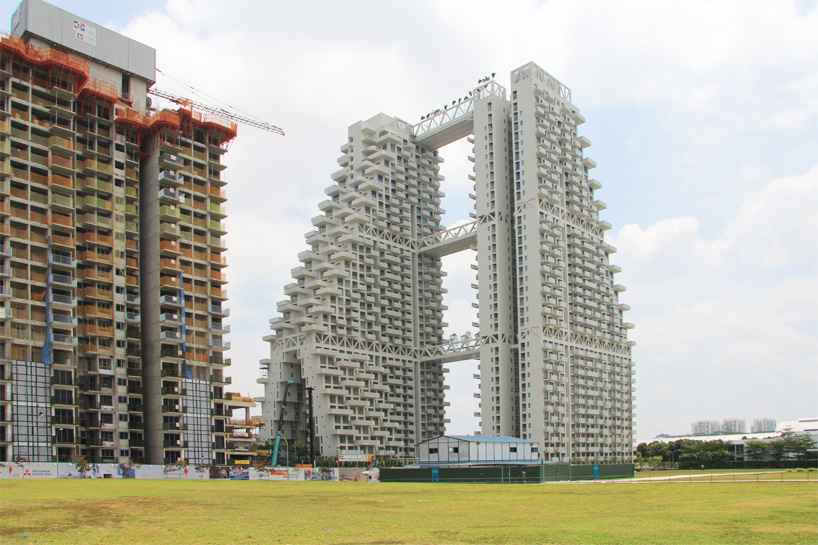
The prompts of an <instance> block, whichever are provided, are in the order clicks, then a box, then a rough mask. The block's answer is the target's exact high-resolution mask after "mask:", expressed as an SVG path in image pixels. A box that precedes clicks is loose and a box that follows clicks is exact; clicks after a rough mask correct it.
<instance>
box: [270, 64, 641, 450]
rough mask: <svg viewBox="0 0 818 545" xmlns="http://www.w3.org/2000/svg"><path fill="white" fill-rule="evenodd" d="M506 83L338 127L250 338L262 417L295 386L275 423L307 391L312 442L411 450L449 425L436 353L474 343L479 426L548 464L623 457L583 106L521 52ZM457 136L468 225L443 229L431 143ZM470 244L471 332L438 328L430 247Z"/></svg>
mask: <svg viewBox="0 0 818 545" xmlns="http://www.w3.org/2000/svg"><path fill="white" fill-rule="evenodd" d="M510 91H511V92H510V96H509V93H508V91H507V90H506V88H504V87H503V86H502V85H500V84H499V83H497V82H496V81H495V80H494V79H492V78H484V79H483V80H481V81H480V83H479V85H478V86H477V87H476V88H474V89H472V90H470V91H467V92H465V93H464V95H463V97H462V98H459V99H456V100H455V101H453V102H452V104H451V105H450V106H448V105H447V106H445V107H444V108H442V109H438V110H435V111H433V112H431V113H430V114H429V115H427V116H423V119H422V120H421V122H420V123H418V124H417V125H411V124H409V123H407V122H405V121H403V120H401V119H399V118H396V117H391V116H388V115H385V114H379V115H376V116H374V117H372V118H371V119H368V120H366V121H360V122H358V123H355V124H354V125H352V126H351V127H350V128H349V135H348V139H347V141H346V142H345V143H344V145H343V146H342V147H341V151H342V153H343V156H342V157H341V158H340V159H339V165H340V167H341V169H340V170H338V171H337V172H335V173H334V174H333V175H332V179H333V182H334V183H333V185H331V186H330V187H328V188H327V189H326V193H327V195H328V199H327V200H325V201H324V202H322V203H321V204H320V205H319V208H320V210H321V211H322V214H321V215H319V216H317V217H315V218H314V219H313V225H314V226H315V228H316V229H315V230H313V231H311V232H309V233H307V235H306V239H307V240H306V241H307V248H306V250H305V251H304V252H302V253H300V254H299V255H298V258H299V260H300V261H301V262H302V265H301V266H299V267H297V268H295V269H293V270H292V275H293V283H292V284H289V285H287V286H286V287H285V289H284V291H285V295H286V296H287V298H286V299H285V300H283V301H281V302H280V303H279V304H278V310H279V312H280V313H281V316H280V317H278V318H274V319H272V320H271V321H270V324H271V329H272V330H273V333H272V334H271V335H269V336H267V337H265V340H267V341H269V342H270V347H271V353H270V358H268V359H265V360H263V361H262V362H261V370H262V377H261V378H260V379H259V382H260V383H263V384H264V386H265V399H266V402H265V403H264V412H265V418H266V419H267V420H268V421H277V420H278V417H279V413H278V410H279V409H278V407H279V406H280V405H281V404H282V402H283V401H284V400H282V395H283V392H284V387H285V384H286V383H287V381H289V380H292V381H294V382H295V386H296V387H295V388H291V389H290V391H289V399H287V400H286V406H287V408H288V413H287V414H286V415H285V423H286V425H285V429H284V435H285V437H287V438H290V439H298V440H301V441H305V440H306V437H307V435H308V427H309V426H308V422H307V411H306V407H305V404H304V401H305V399H306V396H305V388H308V387H310V388H314V390H315V421H314V423H315V427H316V434H317V436H318V441H319V443H320V444H319V447H320V448H319V452H320V453H321V454H323V455H336V454H344V453H350V454H352V453H360V454H375V455H377V454H384V455H387V454H391V455H401V456H413V455H414V451H415V445H416V444H418V443H422V442H424V441H428V440H430V439H432V438H435V437H438V436H440V435H441V434H442V433H443V430H444V427H445V424H446V423H447V420H446V419H445V416H444V410H445V406H446V403H445V401H444V390H445V385H444V383H443V364H444V363H449V362H454V361H458V360H462V359H472V358H475V357H479V360H480V375H479V376H480V380H481V382H480V393H479V394H478V395H479V396H480V398H481V412H480V413H479V416H480V417H481V427H482V433H483V435H486V436H489V435H491V436H498V435H502V436H514V437H521V438H523V439H525V440H529V441H533V442H534V443H535V444H537V445H538V452H539V454H540V456H541V458H542V459H543V460H547V461H568V460H571V459H582V460H600V461H613V460H629V459H630V458H631V453H632V443H633V410H634V406H633V377H632V375H633V364H632V361H631V347H632V345H633V342H631V341H628V340H627V330H628V329H629V328H631V327H633V326H632V324H630V323H628V322H625V321H624V319H623V316H622V313H623V311H625V310H627V309H628V308H629V307H628V306H627V305H625V304H622V303H620V302H619V293H621V292H622V291H624V289H625V288H624V287H623V286H621V285H620V284H617V283H616V282H615V280H614V275H615V273H616V272H618V271H619V268H618V267H617V266H615V265H611V264H610V263H609V257H610V254H612V253H613V252H615V251H616V249H615V248H614V247H613V246H611V245H610V244H607V243H606V242H605V241H604V239H603V235H604V232H605V231H606V230H607V229H610V227H611V225H610V224H608V223H607V222H605V221H600V219H599V211H600V210H603V209H604V208H605V207H606V205H605V203H603V202H602V201H600V200H597V199H596V198H595V191H597V190H599V189H600V187H601V184H600V183H599V182H597V181H596V180H594V179H593V178H591V177H590V175H589V171H590V169H592V168H593V167H594V166H595V162H594V161H593V160H591V159H589V158H587V157H585V156H584V152H583V150H584V148H587V147H588V146H589V145H590V142H589V141H588V140H587V139H586V138H584V137H581V136H579V135H578V133H577V127H578V126H579V125H580V124H582V123H583V122H584V118H583V116H582V115H581V114H580V113H579V111H578V109H577V108H576V106H574V105H573V103H572V102H571V92H570V90H569V89H568V88H567V87H566V86H565V85H563V84H561V83H560V82H558V81H557V80H556V79H555V78H553V77H552V76H551V75H549V74H548V73H547V72H545V71H544V70H542V69H541V68H539V67H538V66H536V65H535V64H533V63H529V64H527V65H525V66H523V67H520V68H518V69H517V70H514V71H513V72H512V73H511V90H510ZM461 138H468V141H469V142H470V143H472V144H473V153H472V155H471V156H470V157H469V159H470V160H471V161H473V162H474V172H473V174H472V175H470V176H469V177H470V179H471V180H472V181H473V182H474V192H473V194H472V195H471V197H472V198H473V199H474V200H475V212H474V216H473V217H474V220H475V221H474V222H472V223H470V224H468V225H464V226H460V227H457V228H455V229H446V228H445V227H444V226H443V225H442V224H441V219H442V215H443V210H442V209H441V208H440V199H441V198H442V196H443V192H442V191H441V190H440V188H441V183H442V182H443V178H442V176H440V174H439V170H440V166H439V165H440V163H441V162H442V161H443V158H442V157H441V156H440V155H439V154H438V152H437V150H438V149H439V148H440V147H442V146H445V145H446V144H449V143H451V142H453V141H455V140H458V139H461ZM473 249H476V250H477V263H476V264H475V265H473V268H474V269H475V270H476V271H477V281H476V283H475V284H474V285H473V287H475V288H476V289H477V291H478V302H477V303H475V306H479V309H480V312H479V322H478V323H475V327H478V328H479V333H478V334H477V335H475V336H471V335H469V336H463V337H461V338H460V339H459V340H457V341H449V342H444V340H443V338H442V333H443V327H444V326H445V323H444V322H443V312H444V311H445V310H446V307H445V306H444V305H443V304H442V301H443V294H444V290H443V288H442V287H441V284H442V276H443V275H444V273H443V271H442V270H441V261H440V257H442V256H445V255H448V254H451V253H454V252H458V251H465V250H473ZM291 409H293V410H292V412H290V410H291ZM263 433H264V432H263ZM263 438H264V437H263ZM268 438H269V437H268Z"/></svg>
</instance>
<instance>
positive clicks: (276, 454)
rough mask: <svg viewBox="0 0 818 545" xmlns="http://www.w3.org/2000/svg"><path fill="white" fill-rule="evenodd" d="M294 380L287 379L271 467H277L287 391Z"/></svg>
mask: <svg viewBox="0 0 818 545" xmlns="http://www.w3.org/2000/svg"><path fill="white" fill-rule="evenodd" d="M292 383H293V381H292V380H288V381H287V385H286V386H285V387H284V396H283V397H282V398H281V399H282V401H281V415H280V416H279V417H278V428H277V429H276V444H275V446H274V447H273V462H272V464H271V467H273V468H274V467H275V466H276V463H277V462H278V445H280V444H281V433H282V431H283V430H284V412H285V411H286V410H287V391H288V390H289V389H290V384H292Z"/></svg>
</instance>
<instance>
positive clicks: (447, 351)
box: [420, 335, 480, 363]
mask: <svg viewBox="0 0 818 545" xmlns="http://www.w3.org/2000/svg"><path fill="white" fill-rule="evenodd" d="M479 357H480V337H478V336H474V337H471V336H466V335H464V336H463V337H460V338H458V339H456V340H454V341H448V342H445V343H443V344H440V345H438V346H431V347H429V348H426V349H425V350H424V352H423V356H422V357H421V358H420V360H421V361H422V362H424V363H431V362H440V363H452V362H455V361H466V360H475V359H478V358H479Z"/></svg>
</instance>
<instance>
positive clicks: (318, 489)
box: [0, 479, 818, 545]
mask: <svg viewBox="0 0 818 545" xmlns="http://www.w3.org/2000/svg"><path fill="white" fill-rule="evenodd" d="M816 492H818V485H816V484H815V483H798V482H783V483H774V482H768V483H758V484H756V483H737V484H732V483H724V484H718V483H717V484H709V483H708V484H693V485H691V484H683V485H678V484H627V483H620V484H599V483H598V484H586V485H559V484H553V485H552V484H545V485H525V486H524V485H481V484H468V485H452V484H425V483H424V484H398V483H382V484H365V483H332V482H306V483H285V482H264V481H174V480H119V479H117V480H90V479H88V480H74V479H48V480H47V479H43V480H28V481H24V480H14V481H1V482H0V512H1V513H2V518H0V542H2V543H3V544H4V545H6V544H12V543H27V544H33V543H48V544H51V543H55V544H59V543H72V544H73V543H81V544H83V545H85V544H89V545H90V544H95V543H100V544H109V543H110V544H116V543H127V544H138V543H170V544H175V543H180V544H181V543H185V544H187V543H231V544H232V543H238V544H240V543H392V544H398V543H509V544H516V543H538V544H540V543H542V544H546V543H555V544H556V543H559V544H580V543H595V544H596V543H600V544H603V543H604V544H617V545H618V544H628V543H650V544H653V543H666V544H697V543H715V544H730V543H736V544H742V545H745V544H753V543H758V544H765V545H766V544H775V543H782V544H784V543H786V544H799V543H811V544H814V543H818V534H817V533H816V524H815V521H816V516H817V515H818V494H816ZM24 535H28V536H29V537H28V538H24V537H23V536H24Z"/></svg>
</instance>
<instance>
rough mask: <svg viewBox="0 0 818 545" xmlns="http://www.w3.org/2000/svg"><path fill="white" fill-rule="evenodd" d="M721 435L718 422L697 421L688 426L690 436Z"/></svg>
mask: <svg viewBox="0 0 818 545" xmlns="http://www.w3.org/2000/svg"><path fill="white" fill-rule="evenodd" d="M717 433H721V423H719V421H718V420H697V421H695V422H693V423H692V424H691V425H690V435H715V434H717Z"/></svg>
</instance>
